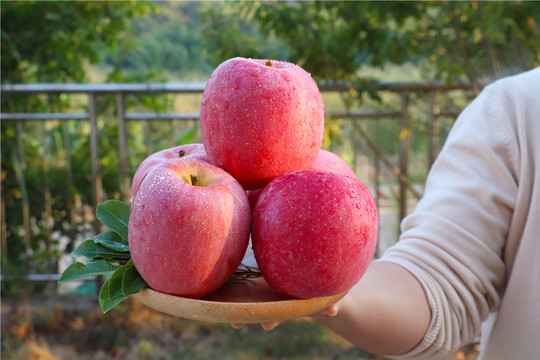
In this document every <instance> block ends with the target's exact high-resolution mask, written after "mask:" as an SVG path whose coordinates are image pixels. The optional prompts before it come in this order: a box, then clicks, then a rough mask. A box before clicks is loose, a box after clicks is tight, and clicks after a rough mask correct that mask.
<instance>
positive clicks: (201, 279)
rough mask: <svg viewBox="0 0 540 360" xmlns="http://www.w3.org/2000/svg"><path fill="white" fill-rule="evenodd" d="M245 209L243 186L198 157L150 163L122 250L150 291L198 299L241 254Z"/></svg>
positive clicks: (245, 236) (233, 268)
mask: <svg viewBox="0 0 540 360" xmlns="http://www.w3.org/2000/svg"><path fill="white" fill-rule="evenodd" d="M250 217H251V211H250V207H249V202H248V199H247V196H246V193H245V191H244V189H243V188H242V186H241V185H240V184H239V183H238V182H237V181H236V180H235V179H234V178H233V177H232V176H231V175H229V174H228V173H227V172H225V171H224V170H222V169H220V168H218V167H215V166H213V165H210V164H208V163H206V162H203V161H197V160H194V159H189V158H176V159H170V160H168V161H164V162H161V163H159V164H158V165H156V166H154V167H153V168H152V169H151V170H150V171H149V172H148V173H147V174H146V176H145V177H144V179H143V180H142V182H141V183H140V186H139V188H138V191H137V193H136V195H135V197H134V198H133V201H132V205H131V213H130V219H129V249H130V252H131V258H132V260H133V264H134V265H135V268H136V269H137V271H138V272H139V274H141V276H142V278H143V279H144V280H145V281H146V283H147V284H148V285H149V286H150V287H151V288H152V289H154V290H156V291H158V292H162V293H166V294H172V295H177V296H183V297H191V298H199V297H202V296H205V295H208V294H210V293H212V292H213V291H215V290H217V289H218V288H219V287H221V286H222V285H223V284H224V283H225V282H226V281H227V280H228V279H229V278H230V277H231V276H232V275H233V273H234V272H235V271H236V269H237V268H238V266H239V265H240V262H241V261H242V258H243V256H244V254H245V252H246V248H247V245H248V240H249V233H250Z"/></svg>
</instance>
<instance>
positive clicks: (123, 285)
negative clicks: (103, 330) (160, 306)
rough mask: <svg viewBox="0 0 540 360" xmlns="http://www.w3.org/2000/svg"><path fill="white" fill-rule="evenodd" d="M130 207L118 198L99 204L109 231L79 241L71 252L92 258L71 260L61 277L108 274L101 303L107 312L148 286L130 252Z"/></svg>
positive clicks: (73, 254)
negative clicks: (83, 260)
mask: <svg viewBox="0 0 540 360" xmlns="http://www.w3.org/2000/svg"><path fill="white" fill-rule="evenodd" d="M130 208H131V207H130V206H129V205H128V204H126V203H123V202H122V201H118V200H108V201H105V202H104V203H101V204H99V205H98V207H97V210H96V215H97V217H98V219H99V220H100V221H101V222H102V223H103V225H105V226H106V227H108V228H109V229H110V231H105V232H103V233H101V234H98V235H96V236H94V238H93V239H91V240H86V241H84V242H83V243H82V244H80V245H79V246H78V247H77V248H76V249H75V250H74V251H73V252H72V253H71V256H73V257H77V256H84V257H86V258H88V259H90V262H88V263H86V264H83V263H80V262H76V263H74V264H71V265H70V266H69V267H68V268H67V269H66V270H65V271H64V272H63V274H62V276H61V277H60V280H59V282H64V281H71V280H79V279H83V278H86V277H90V276H94V275H105V276H109V278H108V279H107V280H106V281H105V282H104V283H103V285H102V287H101V289H100V292H99V305H100V306H101V309H102V310H103V312H104V313H106V312H107V311H109V310H111V309H112V308H114V307H115V306H116V305H118V304H119V303H120V302H122V300H124V299H126V298H127V297H129V296H130V295H133V294H135V293H137V292H138V291H139V290H141V289H143V288H145V287H148V284H146V282H145V281H144V280H143V278H142V277H141V275H140V274H139V272H138V271H137V269H136V268H135V265H133V261H132V260H131V253H130V252H129V242H128V224H129V211H130Z"/></svg>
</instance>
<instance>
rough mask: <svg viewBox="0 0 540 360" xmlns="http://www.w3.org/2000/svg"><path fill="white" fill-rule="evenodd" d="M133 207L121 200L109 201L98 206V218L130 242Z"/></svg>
mask: <svg viewBox="0 0 540 360" xmlns="http://www.w3.org/2000/svg"><path fill="white" fill-rule="evenodd" d="M130 209H131V207H130V206H129V205H128V204H126V203H125V202H122V201H119V200H107V201H105V202H102V203H100V204H99V205H98V206H97V210H96V216H97V218H98V219H99V220H100V221H101V222H102V223H103V225H105V226H106V227H108V228H109V229H111V230H112V231H114V232H115V233H117V234H118V235H120V237H122V239H124V240H126V241H127V240H128V224H129V211H130Z"/></svg>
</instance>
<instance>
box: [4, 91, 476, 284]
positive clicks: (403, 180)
mask: <svg viewBox="0 0 540 360" xmlns="http://www.w3.org/2000/svg"><path fill="white" fill-rule="evenodd" d="M204 86H205V83H201V82H190V83H187V82H174V83H173V82H171V83H151V84H16V85H3V86H2V87H1V91H2V96H4V97H9V96H12V95H17V96H21V95H22V96H24V94H42V95H49V94H81V95H83V96H85V98H86V108H87V111H85V112H41V113H36V112H31V113H26V112H25V113H19V112H2V113H1V115H0V118H1V120H2V121H3V122H4V121H6V122H16V126H17V129H18V131H20V133H21V134H22V132H23V131H22V125H21V124H22V123H23V122H27V121H38V122H41V123H42V124H45V122H47V121H50V120H55V121H67V120H77V121H88V122H89V124H90V141H89V144H90V159H88V160H89V161H90V162H91V179H92V185H91V186H92V206H93V208H94V209H95V207H96V206H97V204H99V203H100V202H102V201H103V196H102V194H103V184H102V178H101V173H100V165H99V164H100V159H99V148H98V147H99V141H98V136H99V128H98V111H97V108H96V98H97V97H99V96H102V95H115V98H116V99H115V103H116V104H115V106H116V116H117V119H116V121H117V125H118V133H117V137H118V147H119V148H118V153H119V164H120V166H119V172H120V178H121V182H122V186H121V189H122V191H121V198H122V200H124V201H129V197H130V181H131V178H130V172H129V167H128V160H129V159H128V149H127V138H126V136H127V134H126V124H127V123H128V122H131V121H150V120H162V121H172V120H182V121H185V120H190V121H197V120H198V117H199V114H198V112H168V111H165V112H152V111H148V112H136V111H129V109H127V108H126V97H127V96H129V95H131V94H170V95H182V94H202V92H203V90H204ZM320 89H321V93H323V97H324V95H325V94H329V93H338V94H343V93H347V92H349V91H350V90H351V86H350V85H347V84H322V85H321V86H320ZM372 90H373V91H377V92H379V93H391V94H394V95H397V96H398V97H399V99H400V104H399V108H396V109H393V110H381V108H383V109H384V107H380V108H378V109H358V108H352V107H350V106H347V105H343V107H342V108H341V109H337V110H336V109H328V110H326V115H327V116H328V117H329V118H334V119H335V118H339V119H343V120H344V121H349V122H350V123H352V129H353V130H354V132H356V133H357V134H358V135H359V137H360V139H361V141H362V142H363V144H365V145H366V146H367V148H368V149H370V151H371V153H372V154H373V156H374V164H375V165H374V169H375V172H374V175H373V179H374V181H373V186H374V195H375V197H376V200H377V202H378V201H379V186H380V184H379V180H378V179H379V176H380V172H381V171H382V168H386V170H387V171H389V172H391V173H392V174H393V175H394V176H395V178H396V179H397V182H398V186H399V195H398V198H399V219H402V218H403V217H404V216H405V215H406V214H407V212H408V207H409V205H408V198H409V197H410V196H412V197H413V198H416V199H418V198H420V197H421V193H420V191H419V190H418V188H416V187H414V186H412V184H411V182H410V181H409V178H408V170H409V165H410V164H409V141H410V137H411V131H412V130H411V121H410V120H411V119H410V116H411V115H410V107H411V94H413V93H414V94H417V93H421V94H424V95H427V109H426V111H425V114H426V117H427V138H428V139H427V141H428V154H427V159H428V161H427V164H426V166H427V167H429V166H431V164H432V163H433V161H434V159H435V158H436V156H437V153H438V150H439V139H438V126H439V125H438V124H439V123H438V119H439V118H441V117H446V118H451V119H454V118H455V117H456V116H457V115H458V113H459V111H460V110H461V109H453V110H452V109H450V110H445V109H442V110H441V109H440V107H439V101H438V100H439V97H440V96H441V94H443V95H444V94H447V93H449V92H452V91H461V92H464V94H462V97H467V98H470V97H471V94H472V91H473V88H472V86H471V85H468V84H454V85H446V84H440V83H429V82H418V83H380V84H378V85H377V86H376V87H374V88H373V89H372ZM472 95H474V94H472ZM391 108H392V107H390V106H389V107H387V109H391ZM2 111H3V110H2ZM381 119H393V120H396V121H398V122H399V124H400V127H401V130H402V131H401V133H400V136H399V140H398V141H399V154H398V160H397V164H396V161H395V159H390V158H389V157H388V156H387V155H385V154H384V152H383V151H382V150H381V149H380V146H379V144H378V139H377V137H376V136H375V137H373V136H372V135H370V134H368V132H367V131H366V130H365V129H364V128H363V127H362V126H361V122H362V121H365V120H375V121H377V122H378V121H379V120H381ZM43 126H44V125H43ZM18 151H19V154H20V156H19V157H18V159H19V161H20V162H21V164H20V166H21V167H22V168H23V169H24V166H25V164H24V153H21V152H23V150H22V145H21V144H20V143H19V149H18ZM354 151H355V152H356V148H355V150H354ZM355 154H356V153H355ZM68 155H69V153H68ZM68 157H69V156H68ZM141 160H142V159H141ZM44 161H46V157H45V158H44ZM69 161H70V160H68V163H67V166H68V176H69V172H70V171H71V170H70V169H71V164H70V162H69ZM70 181H71V182H72V181H73V180H70ZM70 181H68V187H72V186H73V184H72V183H70ZM2 191H4V189H3V190H2ZM68 193H69V196H68V197H72V196H73V194H72V193H71V192H70V189H68ZM45 194H46V195H45V199H44V200H45V202H50V194H48V195H47V192H45ZM3 195H4V194H2V198H3ZM51 206H52V205H51V204H46V207H47V209H48V210H47V211H46V212H45V213H46V215H45V216H50V213H51V211H52V210H51ZM2 211H5V207H4V203H2ZM23 212H24V216H23V220H24V224H23V226H24V227H27V228H28V229H27V231H25V234H26V235H25V236H29V234H30V229H29V226H30V225H29V219H28V217H29V215H28V214H29V209H24V208H23ZM47 223H48V222H47ZM7 226H8V225H7V224H5V217H4V216H2V250H5V249H6V247H7V245H6V241H7V240H6V237H7V235H6V228H7ZM99 227H100V225H99V223H98V222H97V219H96V221H95V222H94V229H95V230H96V233H97V232H98V231H99ZM48 236H50V232H49V234H48ZM25 241H27V242H28V243H29V241H28V239H26V240H25ZM57 276H58V275H57V274H51V275H50V276H49V277H47V276H31V277H30V279H33V280H55V279H57Z"/></svg>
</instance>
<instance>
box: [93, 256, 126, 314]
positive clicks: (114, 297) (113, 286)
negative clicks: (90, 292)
mask: <svg viewBox="0 0 540 360" xmlns="http://www.w3.org/2000/svg"><path fill="white" fill-rule="evenodd" d="M126 270H127V267H126V266H125V265H124V266H121V267H119V268H118V269H117V270H116V271H115V272H114V273H113V274H112V276H111V277H110V278H109V279H108V280H107V281H105V282H104V283H103V286H102V287H101V290H100V292H99V305H100V306H101V310H103V312H104V313H106V312H107V311H109V310H111V309H112V308H113V307H115V306H116V305H118V304H119V303H121V302H122V300H124V299H125V298H126V297H127V296H124V294H123V293H122V279H123V277H124V273H125V272H126Z"/></svg>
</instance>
